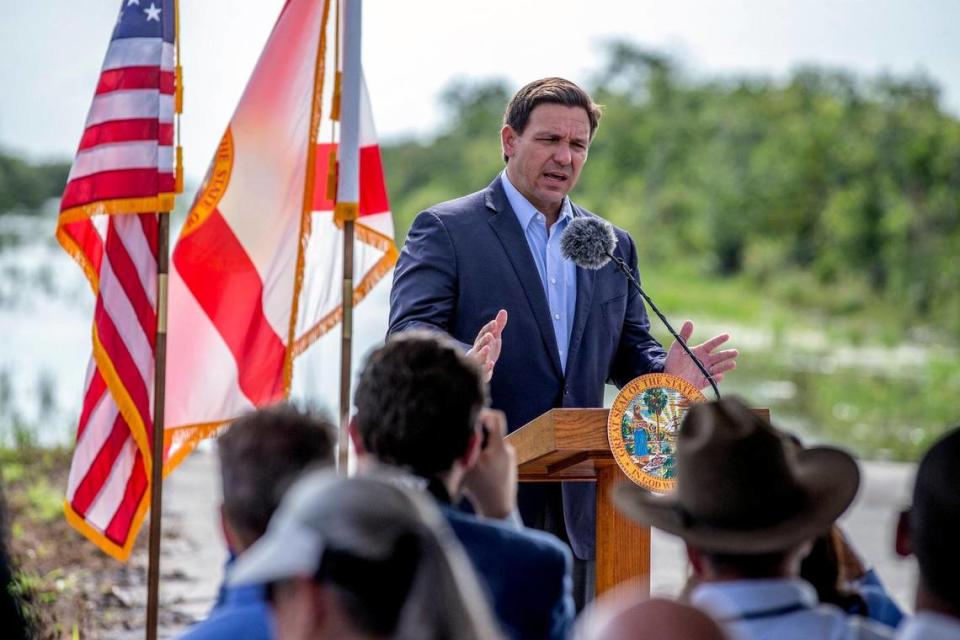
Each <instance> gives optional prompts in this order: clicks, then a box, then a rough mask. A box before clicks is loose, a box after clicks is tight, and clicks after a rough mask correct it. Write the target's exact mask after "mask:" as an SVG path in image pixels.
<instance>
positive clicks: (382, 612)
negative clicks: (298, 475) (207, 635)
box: [231, 471, 500, 640]
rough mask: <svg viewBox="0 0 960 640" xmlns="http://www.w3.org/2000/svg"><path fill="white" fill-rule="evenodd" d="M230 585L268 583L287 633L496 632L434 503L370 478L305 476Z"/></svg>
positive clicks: (431, 638) (403, 637)
mask: <svg viewBox="0 0 960 640" xmlns="http://www.w3.org/2000/svg"><path fill="white" fill-rule="evenodd" d="M231 583H232V584H234V585H239V586H242V585H250V584H263V583H267V584H269V585H270V588H269V591H270V594H271V595H270V598H271V602H272V604H273V608H274V612H275V615H276V623H277V632H278V636H279V638H280V639H281V640H328V639H329V640H334V639H335V640H352V639H355V638H356V639H360V638H395V639H398V640H413V639H418V640H419V639H423V640H447V639H449V640H454V639H458V640H459V639H463V640H473V639H476V640H487V639H496V638H498V637H500V636H499V633H498V631H497V629H496V626H495V623H494V621H493V618H492V615H491V613H490V610H489V608H488V607H487V604H486V600H485V599H484V598H483V596H482V595H481V592H480V587H479V585H478V583H477V581H476V577H475V576H474V574H473V572H472V571H471V570H470V568H469V564H468V562H467V560H466V559H465V558H464V557H463V553H462V550H461V548H460V546H459V545H458V544H457V542H456V540H455V538H454V537H453V535H452V534H451V533H450V531H449V528H448V527H447V525H446V524H445V523H444V521H443V518H442V517H441V515H440V514H439V512H438V511H437V509H436V507H435V506H434V505H433V504H432V501H431V500H429V499H427V498H426V497H424V496H422V495H420V494H418V493H416V492H410V491H407V490H405V489H403V488H401V487H398V486H394V485H391V484H388V483H386V482H382V481H379V480H376V479H374V478H363V477H361V478H351V479H347V478H340V477H338V476H336V475H335V474H334V473H333V472H332V471H316V472H313V473H310V474H308V475H306V476H304V477H303V478H302V479H300V480H299V481H298V482H297V483H296V484H295V485H294V486H293V487H291V489H290V491H289V493H288V494H287V496H286V497H285V498H284V500H283V503H282V504H281V506H280V508H279V510H278V511H277V513H276V515H275V516H274V517H273V519H272V520H271V521H270V527H269V528H268V530H267V533H266V534H265V535H264V536H263V537H262V538H261V539H260V540H259V541H257V542H256V543H255V544H254V545H253V546H252V547H251V548H250V549H249V550H248V551H246V552H245V553H244V554H243V555H241V556H240V558H239V560H238V562H237V566H236V570H235V571H234V573H233V575H232V577H231Z"/></svg>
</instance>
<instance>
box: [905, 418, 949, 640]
mask: <svg viewBox="0 0 960 640" xmlns="http://www.w3.org/2000/svg"><path fill="white" fill-rule="evenodd" d="M896 548H897V553H899V554H900V555H903V556H907V555H910V554H913V555H914V556H916V558H917V564H918V565H919V567H920V577H919V580H918V581H917V599H916V605H917V613H916V615H915V616H914V617H913V618H911V619H909V620H907V621H906V622H905V623H904V624H903V625H902V626H901V627H900V629H899V631H898V633H897V638H899V639H900V640H958V639H960V428H958V429H954V430H953V431H951V432H949V433H947V435H946V436H944V437H943V438H941V439H940V440H939V441H937V442H936V444H934V445H933V447H931V449H930V450H929V451H928V452H927V453H926V455H925V456H923V459H922V460H921V461H920V466H919V467H918V469H917V480H916V484H915V485H914V489H913V505H912V506H911V507H910V509H909V510H908V511H905V512H904V513H902V514H901V515H900V521H899V523H898V524H897V542H896Z"/></svg>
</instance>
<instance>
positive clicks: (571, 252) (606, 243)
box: [560, 216, 617, 269]
mask: <svg viewBox="0 0 960 640" xmlns="http://www.w3.org/2000/svg"><path fill="white" fill-rule="evenodd" d="M616 246H617V236H616V234H614V232H613V225H612V224H610V223H609V222H607V221H606V220H603V219H601V218H596V217H594V216H578V217H576V218H574V219H573V220H571V221H570V223H569V224H567V228H566V229H564V230H563V234H562V235H561V236H560V252H561V253H563V257H564V258H568V259H569V260H572V261H573V263H574V264H575V265H577V266H578V267H581V268H583V269H599V268H601V267H603V266H604V265H605V264H607V263H608V262H610V256H609V255H608V254H610V253H613V249H614V248H615V247H616Z"/></svg>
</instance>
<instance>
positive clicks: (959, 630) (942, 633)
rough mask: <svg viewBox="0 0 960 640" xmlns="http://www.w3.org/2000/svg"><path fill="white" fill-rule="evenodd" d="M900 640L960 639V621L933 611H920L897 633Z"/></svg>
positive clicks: (901, 626)
mask: <svg viewBox="0 0 960 640" xmlns="http://www.w3.org/2000/svg"><path fill="white" fill-rule="evenodd" d="M897 638H898V640H956V638H960V620H958V619H957V618H951V617H949V616H945V615H943V614H940V613H933V612H932V611H918V612H917V614H916V615H915V616H913V617H912V618H909V619H908V620H906V621H905V622H904V623H903V624H902V625H900V629H899V630H898V633H897Z"/></svg>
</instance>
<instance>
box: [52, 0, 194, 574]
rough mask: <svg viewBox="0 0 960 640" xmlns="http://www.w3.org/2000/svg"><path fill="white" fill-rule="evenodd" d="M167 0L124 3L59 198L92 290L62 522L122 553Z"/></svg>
mask: <svg viewBox="0 0 960 640" xmlns="http://www.w3.org/2000/svg"><path fill="white" fill-rule="evenodd" d="M174 37H175V16H174V6H173V0H122V3H121V7H120V13H119V16H118V17H117V23H116V26H115V27H114V30H113V36H112V37H111V39H110V45H109V47H108V49H107V54H106V57H105V59H104V62H103V68H102V70H101V73H100V80H99V82H98V84H97V88H96V93H95V95H94V98H93V104H92V105H91V106H90V111H89V113H88V115H87V121H86V127H85V129H84V132H83V137H82V138H81V140H80V145H79V149H78V150H77V156H76V159H75V160H74V163H73V167H72V169H71V171H70V175H69V177H68V179H67V185H66V188H65V190H64V193H63V198H62V200H61V203H60V218H59V221H58V224H57V239H58V240H59V241H60V244H61V245H62V246H63V248H64V249H65V250H66V251H67V252H68V253H70V255H71V256H73V257H74V258H75V259H76V260H77V262H79V263H80V265H81V267H82V268H83V270H84V272H85V273H86V275H87V278H88V279H89V281H90V285H91V287H92V288H93V292H94V295H95V296H96V305H95V310H94V318H93V355H92V357H91V360H90V364H89V367H88V371H87V377H86V384H85V390H84V398H83V409H82V412H81V415H80V421H79V425H78V428H77V441H76V448H75V450H74V454H73V462H72V464H71V467H70V477H69V481H68V486H67V495H66V502H65V512H66V516H67V520H68V521H69V522H70V523H71V524H72V525H73V526H74V527H75V528H77V529H78V530H79V531H80V532H81V533H83V534H84V535H85V536H87V537H88V538H90V539H91V540H92V541H93V542H94V543H95V544H97V546H99V547H100V548H101V549H103V550H104V551H105V552H106V553H108V554H110V555H111V556H113V557H115V558H118V559H121V560H125V559H126V558H128V557H129V555H130V551H131V549H132V547H133V542H134V540H135V539H136V534H137V531H138V530H139V528H140V525H141V524H142V522H143V519H144V517H145V516H146V512H147V508H148V506H149V491H148V488H149V478H150V468H151V462H152V461H151V457H150V443H151V438H152V430H153V427H152V419H151V416H152V410H153V393H154V384H153V382H154V343H155V340H156V324H157V317H156V304H157V286H156V278H157V234H158V213H157V212H164V211H169V210H170V209H172V206H173V197H174V191H175V188H176V179H175V171H174V156H175V153H174V146H173V145H174V111H175V104H174V103H175V89H176V78H175V66H174V57H175V55H174V53H175V52H174Z"/></svg>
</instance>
